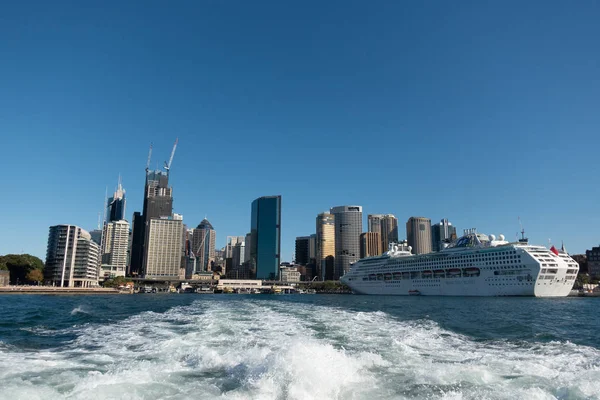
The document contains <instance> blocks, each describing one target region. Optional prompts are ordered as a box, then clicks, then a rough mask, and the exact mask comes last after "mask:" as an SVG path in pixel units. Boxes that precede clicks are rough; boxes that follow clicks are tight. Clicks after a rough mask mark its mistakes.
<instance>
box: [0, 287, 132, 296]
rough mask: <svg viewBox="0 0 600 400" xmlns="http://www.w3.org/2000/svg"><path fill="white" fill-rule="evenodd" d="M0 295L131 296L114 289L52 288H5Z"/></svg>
mask: <svg viewBox="0 0 600 400" xmlns="http://www.w3.org/2000/svg"><path fill="white" fill-rule="evenodd" d="M0 294H129V292H120V291H119V290H118V289H113V288H69V287H62V288H61V287H52V286H4V287H0Z"/></svg>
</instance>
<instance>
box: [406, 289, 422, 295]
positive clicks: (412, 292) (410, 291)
mask: <svg viewBox="0 0 600 400" xmlns="http://www.w3.org/2000/svg"><path fill="white" fill-rule="evenodd" d="M408 295H409V296H420V295H421V292H419V291H418V290H416V289H415V290H409V291H408Z"/></svg>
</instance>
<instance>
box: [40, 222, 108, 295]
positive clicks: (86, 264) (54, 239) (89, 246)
mask: <svg viewBox="0 0 600 400" xmlns="http://www.w3.org/2000/svg"><path fill="white" fill-rule="evenodd" d="M99 267H100V246H99V245H98V244H97V243H96V242H94V241H93V240H92V237H91V235H90V234H89V233H88V232H87V231H85V230H83V229H81V228H80V227H78V226H75V225H56V226H51V227H50V232H49V234H48V249H47V252H46V266H45V268H44V279H45V280H46V281H50V282H51V283H52V284H53V285H55V286H60V287H92V286H97V285H98V270H99Z"/></svg>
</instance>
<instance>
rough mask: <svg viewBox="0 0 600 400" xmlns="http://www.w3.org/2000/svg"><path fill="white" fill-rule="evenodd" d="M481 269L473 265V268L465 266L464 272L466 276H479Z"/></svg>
mask: <svg viewBox="0 0 600 400" xmlns="http://www.w3.org/2000/svg"><path fill="white" fill-rule="evenodd" d="M480 273H481V271H479V268H475V267H471V268H463V274H464V275H465V276H479V274H480Z"/></svg>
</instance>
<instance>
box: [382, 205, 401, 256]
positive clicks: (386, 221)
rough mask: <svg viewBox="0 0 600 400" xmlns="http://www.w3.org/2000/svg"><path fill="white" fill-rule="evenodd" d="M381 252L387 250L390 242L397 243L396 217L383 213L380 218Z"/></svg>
mask: <svg viewBox="0 0 600 400" xmlns="http://www.w3.org/2000/svg"><path fill="white" fill-rule="evenodd" d="M380 238H381V249H380V251H381V253H380V254H383V253H384V252H386V251H388V248H389V246H390V243H398V218H396V217H395V216H394V215H392V214H384V215H383V218H382V220H381V236H380Z"/></svg>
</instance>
